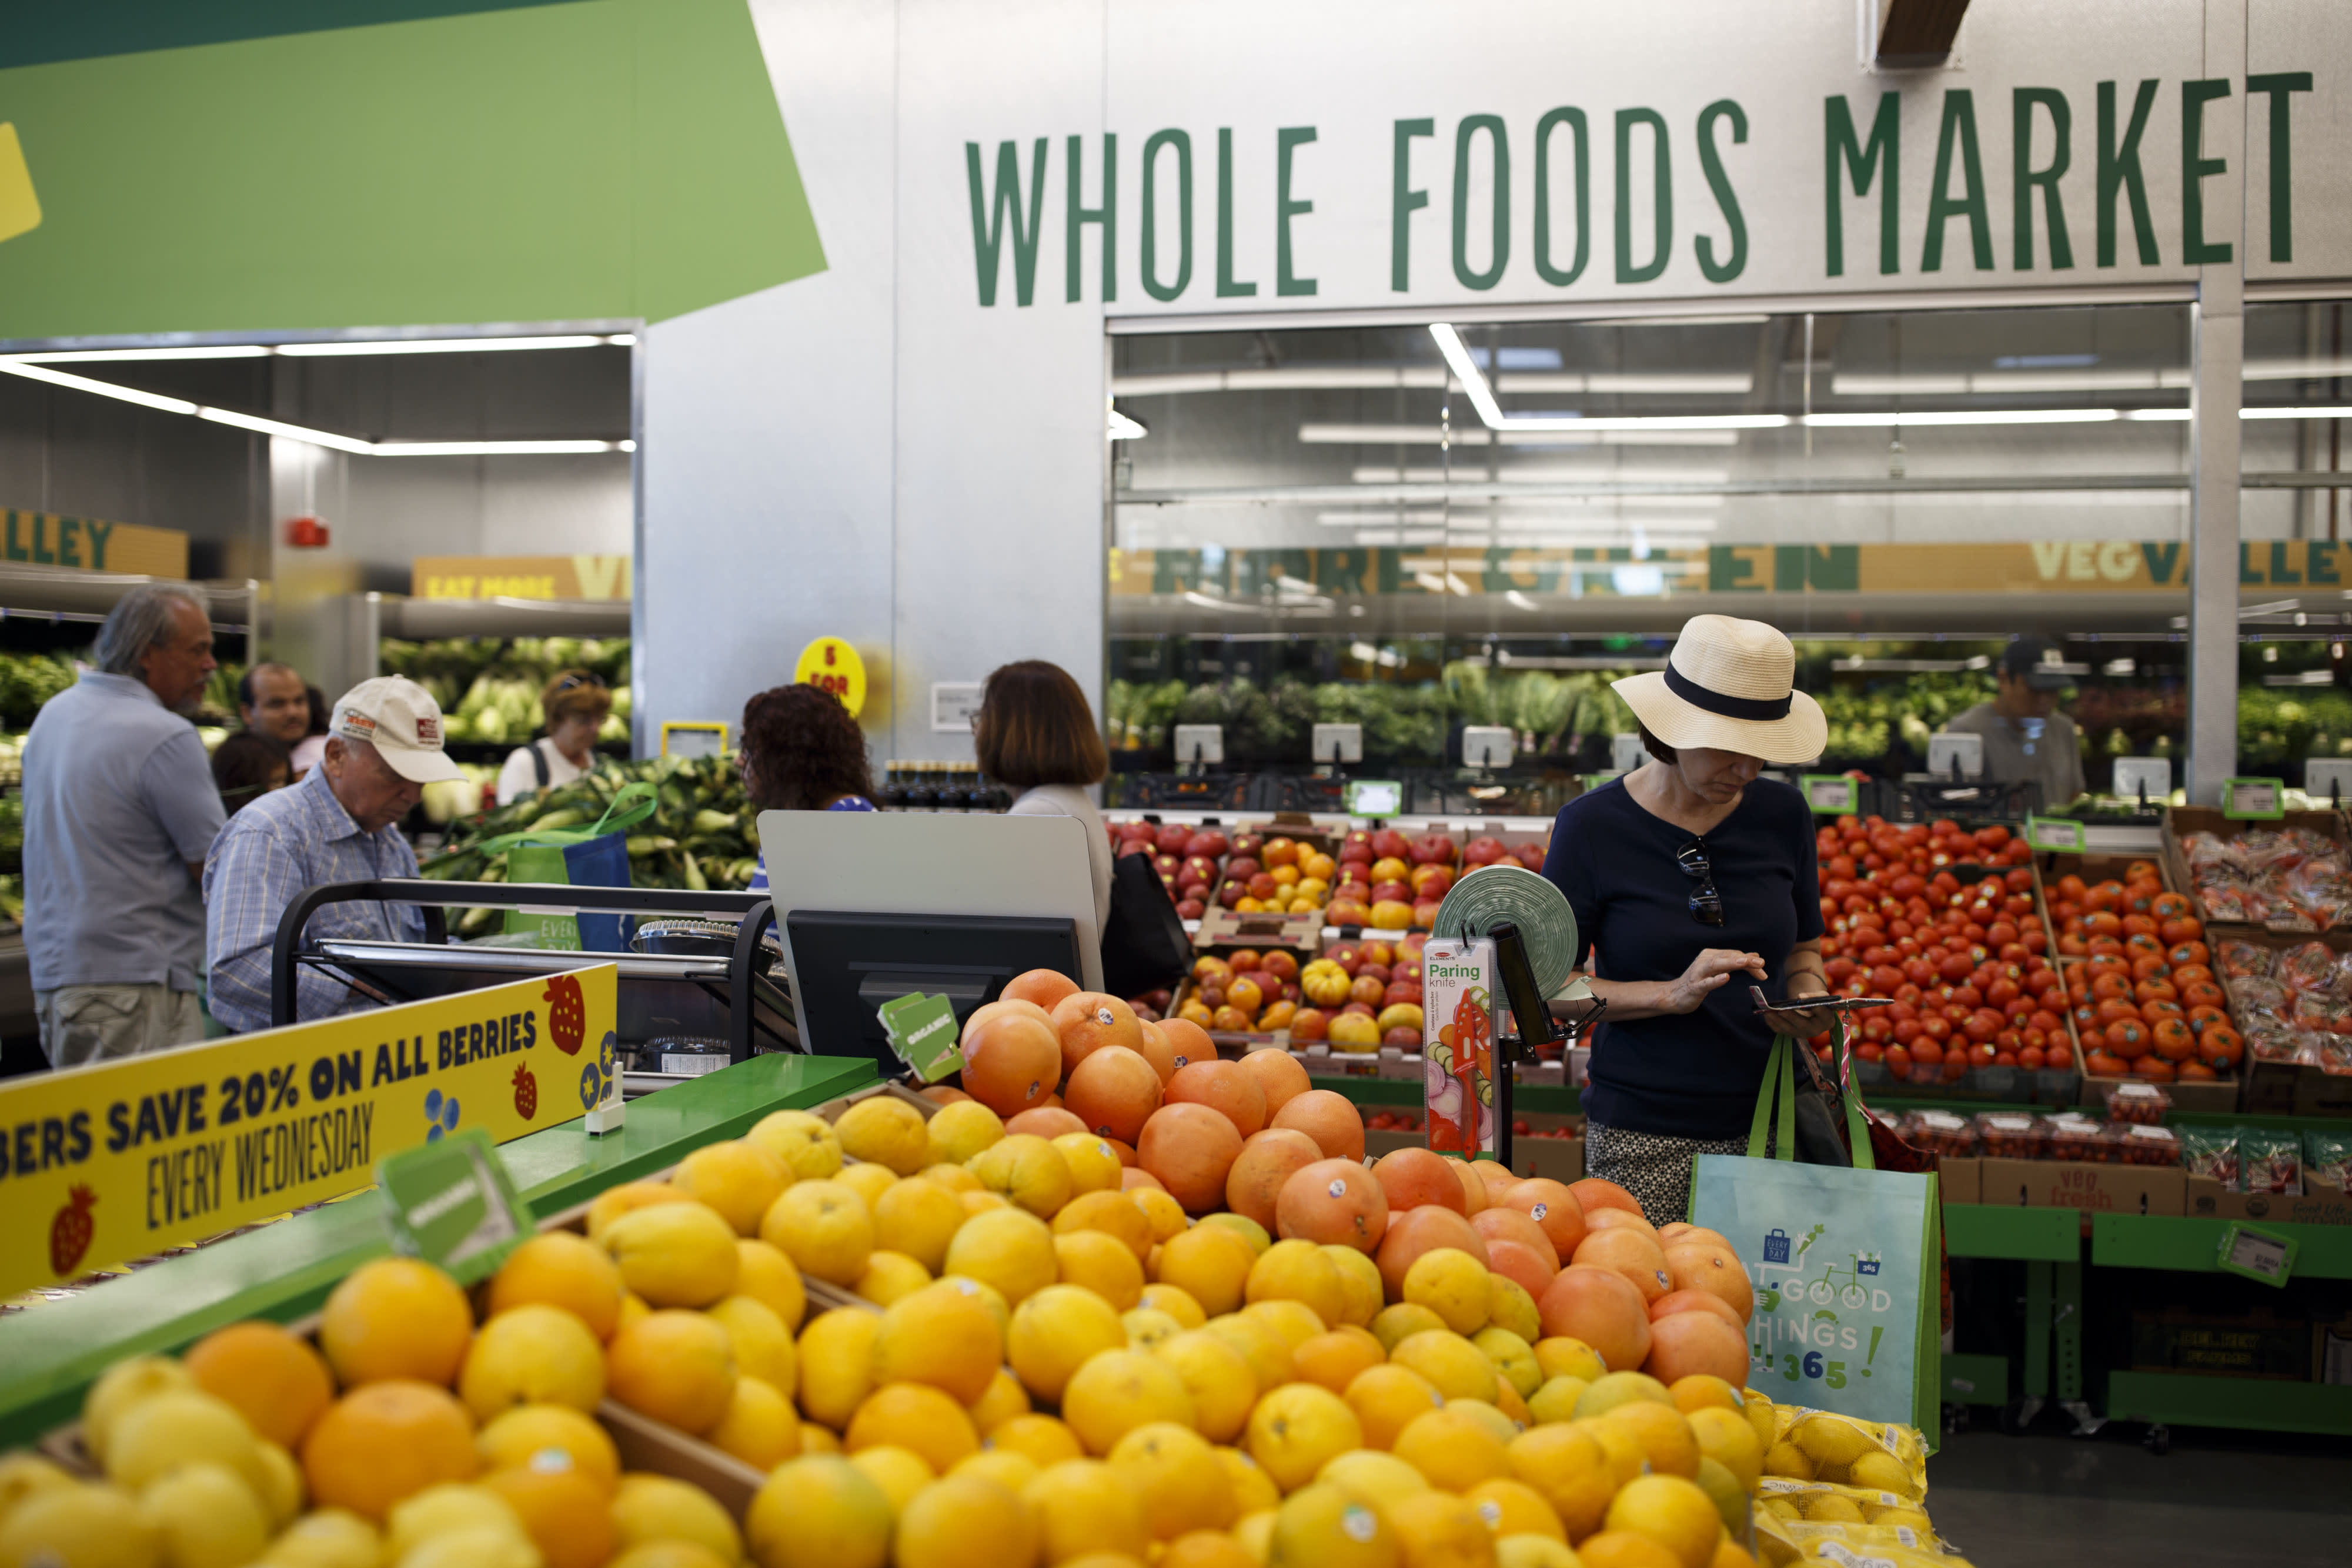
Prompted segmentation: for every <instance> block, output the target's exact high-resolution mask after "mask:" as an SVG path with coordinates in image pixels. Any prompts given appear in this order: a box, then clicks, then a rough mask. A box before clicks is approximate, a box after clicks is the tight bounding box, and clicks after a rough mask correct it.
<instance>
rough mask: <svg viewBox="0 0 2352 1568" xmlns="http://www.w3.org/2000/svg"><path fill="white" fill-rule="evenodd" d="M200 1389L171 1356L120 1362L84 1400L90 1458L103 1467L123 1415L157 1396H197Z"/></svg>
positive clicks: (84, 1433) (84, 1441) (84, 1437)
mask: <svg viewBox="0 0 2352 1568" xmlns="http://www.w3.org/2000/svg"><path fill="white" fill-rule="evenodd" d="M197 1389H198V1385H197V1383H196V1379H195V1375H194V1374H193V1373H191V1372H189V1370H188V1369H187V1368H186V1367H184V1366H183V1365H181V1364H180V1363H178V1362H176V1361H173V1360H172V1359H171V1358H169V1357H168V1356H161V1355H134V1356H131V1357H129V1358H128V1359H126V1360H123V1361H118V1362H116V1363H115V1364H113V1365H112V1366H110V1367H108V1368H107V1369H106V1370H105V1371H104V1372H102V1373H100V1375H99V1378H98V1381H97V1382H96V1383H93V1384H91V1385H89V1394H88V1395H87V1396H84V1398H83V1399H82V1403H81V1432H82V1444H83V1446H84V1447H86V1448H89V1452H90V1457H91V1458H94V1459H96V1460H97V1461H98V1462H99V1463H100V1464H101V1465H102V1464H104V1463H105V1462H106V1446H107V1442H108V1439H109V1438H110V1437H111V1436H112V1435H113V1431H114V1423H115V1422H116V1421H118V1420H120V1419H121V1416H122V1413H123V1412H124V1411H126V1410H128V1409H130V1408H131V1406H134V1405H136V1404H138V1403H140V1402H141V1401H142V1400H144V1399H151V1398H152V1397H154V1396H156V1395H158V1394H173V1393H194V1392H196V1391H197Z"/></svg>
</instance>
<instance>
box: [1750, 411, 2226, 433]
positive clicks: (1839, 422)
mask: <svg viewBox="0 0 2352 1568" xmlns="http://www.w3.org/2000/svg"><path fill="white" fill-rule="evenodd" d="M2183 412H2184V413H2186V412H2187V411H2186V410H2184V411H2183ZM2122 417H2123V413H2122V412H2121V411H2120V410H2117V409H2112V408H1965V409H1946V410H1938V411H1935V412H1929V413H1921V412H1916V411H1913V410H1909V409H1905V410H1900V411H1895V410H1888V411H1885V412H1881V413H1809V414H1803V415H1801V416H1799V418H1798V419H1797V420H1795V421H1793V422H1792V423H1801V424H1809V425H1816V426H1825V427H1828V428H1831V429H1836V428H1839V427H1858V428H1885V427H1886V426H1890V425H1907V424H1918V425H1927V424H2111V423H2114V422H2115V421H2116V420H2119V419H2121V418H2122Z"/></svg>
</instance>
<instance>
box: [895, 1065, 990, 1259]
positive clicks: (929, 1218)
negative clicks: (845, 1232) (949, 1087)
mask: <svg viewBox="0 0 2352 1568" xmlns="http://www.w3.org/2000/svg"><path fill="white" fill-rule="evenodd" d="M961 1103H962V1102H959V1105H960V1104H961ZM969 1103H971V1104H974V1105H979V1104H980V1103H979V1102H978V1101H976V1100H975V1101H971V1102H969ZM980 1108H981V1109H982V1110H983V1111H986V1110H988V1107H987V1106H985V1105H981V1106H980ZM956 1109H958V1105H950V1106H949V1107H948V1110H950V1111H953V1110H956ZM941 1114H943V1115H944V1114H945V1113H944V1112H942V1113H941ZM990 1114H991V1115H993V1114H995V1113H993V1112H990ZM969 1218H971V1216H970V1215H968V1214H966V1213H965V1212H964V1207H963V1200H962V1199H961V1198H959V1197H956V1195H955V1194H954V1193H953V1192H951V1191H950V1190H949V1189H948V1188H946V1187H943V1186H940V1184H939V1183H937V1182H935V1181H931V1180H929V1178H927V1177H923V1176H909V1177H908V1178H907V1179H906V1180H905V1181H898V1182H892V1183H891V1184H890V1186H888V1188H887V1189H886V1190H885V1191H884V1192H883V1194H882V1196H881V1197H878V1198H877V1199H876V1200H875V1203H874V1245H875V1246H877V1247H878V1248H881V1249H885V1250H887V1251H891V1252H903V1253H905V1254H906V1255H907V1256H908V1257H909V1258H912V1259H913V1260H915V1261H916V1262H918V1263H920V1264H921V1265H922V1266H923V1267H924V1268H925V1269H927V1270H929V1271H930V1272H932V1273H934V1274H936V1273H938V1272H939V1271H940V1265H941V1264H943V1263H945V1262H946V1261H947V1257H948V1243H949V1242H950V1241H952V1240H954V1239H955V1233H956V1232H957V1231H958V1230H960V1229H961V1228H963V1222H964V1221H965V1220H967V1219H969Z"/></svg>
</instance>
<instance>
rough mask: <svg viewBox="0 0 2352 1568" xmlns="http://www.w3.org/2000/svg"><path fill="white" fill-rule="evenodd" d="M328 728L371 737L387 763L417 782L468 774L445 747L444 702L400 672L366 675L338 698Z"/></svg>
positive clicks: (352, 736)
mask: <svg viewBox="0 0 2352 1568" xmlns="http://www.w3.org/2000/svg"><path fill="white" fill-rule="evenodd" d="M327 733H328V734H329V735H336V736H341V737H343V738H344V739H345V740H364V741H366V742H367V743H368V744H369V745H370V746H373V747H375V749H376V754H377V755H378V756H380V757H382V758H383V760H384V765H385V766H386V767H388V768H391V769H392V770H393V771H394V773H397V774H399V775H400V776H401V777H402V778H403V779H407V780H408V781H409V782H410V783H412V784H435V783H439V782H441V781H443V780H445V779H463V778H464V777H465V774H464V773H463V772H462V771H460V770H459V768H458V767H457V764H456V763H454V762H452V761H450V760H449V758H448V756H447V754H446V753H445V752H444V751H443V750H442V749H441V705H440V704H438V703H436V702H435V701H434V700H433V694H432V693H430V692H428V691H426V690H425V688H424V687H423V686H420V685H417V684H416V683H415V681H412V680H408V679H405V678H404V677H403V676H400V675H378V676H376V677H375V678H374V679H373V680H370V681H362V682H361V683H360V684H359V685H355V686H353V687H352V689H351V690H350V691H347V692H345V693H344V694H343V695H341V697H339V698H337V699H336V701H335V712H334V716H333V717H331V718H330V719H329V720H328V721H327Z"/></svg>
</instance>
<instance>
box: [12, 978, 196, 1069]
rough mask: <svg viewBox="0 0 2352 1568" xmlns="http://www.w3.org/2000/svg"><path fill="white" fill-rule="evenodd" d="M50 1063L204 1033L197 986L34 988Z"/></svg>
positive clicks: (188, 1041)
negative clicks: (178, 988)
mask: <svg viewBox="0 0 2352 1568" xmlns="http://www.w3.org/2000/svg"><path fill="white" fill-rule="evenodd" d="M33 1011H34V1014H35V1016H37V1018H38V1019H40V1024H41V1050H42V1051H43V1053H44V1054H46V1055H47V1057H48V1059H49V1065H50V1066H51V1067H79V1066H82V1065H84V1064H86V1063H89V1062H92V1061H110V1060H111V1059H113V1058H115V1057H121V1056H137V1055H139V1054H141V1053H142V1052H144V1051H169V1050H171V1049H172V1048H173V1046H175V1045H193V1044H194V1043H195V1042H196V1041H198V1040H202V1039H204V1038H205V1018H204V1012H203V1009H200V1008H199V1007H198V1006H197V1005H196V993H195V992H194V991H175V990H173V989H172V988H170V987H169V986H59V987H58V988H57V989H56V990H54V991H36V992H34V993H33Z"/></svg>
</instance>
